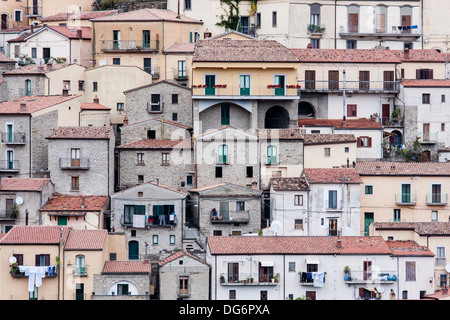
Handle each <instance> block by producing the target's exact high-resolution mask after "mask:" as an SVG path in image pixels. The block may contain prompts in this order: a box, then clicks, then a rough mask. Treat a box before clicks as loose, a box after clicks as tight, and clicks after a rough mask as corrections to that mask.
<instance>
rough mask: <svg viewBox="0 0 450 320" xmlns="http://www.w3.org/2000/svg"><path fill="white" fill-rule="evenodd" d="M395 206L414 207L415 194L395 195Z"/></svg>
mask: <svg viewBox="0 0 450 320" xmlns="http://www.w3.org/2000/svg"><path fill="white" fill-rule="evenodd" d="M395 204H396V205H398V206H414V205H415V204H416V194H415V193H396V194H395Z"/></svg>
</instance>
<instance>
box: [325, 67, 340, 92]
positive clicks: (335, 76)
mask: <svg viewBox="0 0 450 320" xmlns="http://www.w3.org/2000/svg"><path fill="white" fill-rule="evenodd" d="M328 89H329V90H338V89H339V71H336V70H329V71H328Z"/></svg>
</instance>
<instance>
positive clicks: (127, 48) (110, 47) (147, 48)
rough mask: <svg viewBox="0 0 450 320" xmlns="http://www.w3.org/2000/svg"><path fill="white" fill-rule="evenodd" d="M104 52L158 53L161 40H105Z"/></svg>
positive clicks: (102, 48)
mask: <svg viewBox="0 0 450 320" xmlns="http://www.w3.org/2000/svg"><path fill="white" fill-rule="evenodd" d="M101 50H102V51H103V52H127V53H133V52H158V50H159V40H150V41H149V42H144V41H142V40H105V41H104V42H103V44H102V47H101Z"/></svg>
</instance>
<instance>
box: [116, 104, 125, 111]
mask: <svg viewBox="0 0 450 320" xmlns="http://www.w3.org/2000/svg"><path fill="white" fill-rule="evenodd" d="M124 109H125V108H124V103H122V102H118V103H117V111H123V110H124Z"/></svg>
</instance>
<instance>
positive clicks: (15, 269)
mask: <svg viewBox="0 0 450 320" xmlns="http://www.w3.org/2000/svg"><path fill="white" fill-rule="evenodd" d="M21 267H24V268H31V266H30V267H27V266H17V265H13V266H12V267H11V270H10V274H11V277H13V278H25V277H28V276H27V275H26V272H25V271H23V272H21V271H20V269H21ZM32 268H35V267H34V266H32ZM45 269H46V270H45V278H55V277H56V276H57V275H58V268H57V267H56V266H50V267H45Z"/></svg>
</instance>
